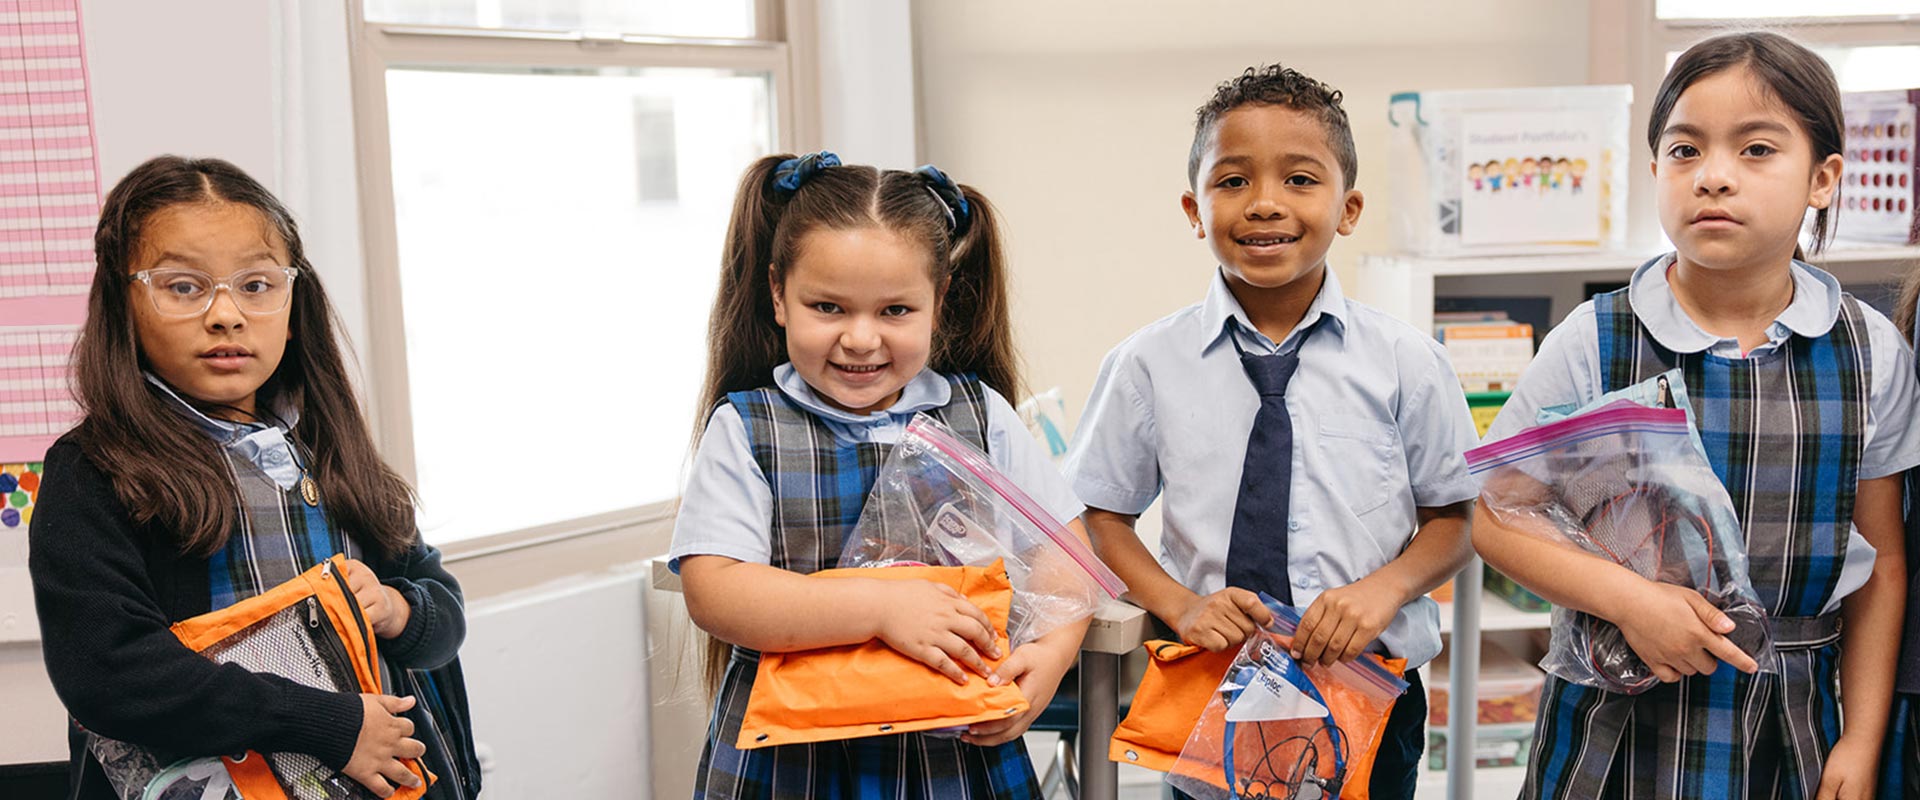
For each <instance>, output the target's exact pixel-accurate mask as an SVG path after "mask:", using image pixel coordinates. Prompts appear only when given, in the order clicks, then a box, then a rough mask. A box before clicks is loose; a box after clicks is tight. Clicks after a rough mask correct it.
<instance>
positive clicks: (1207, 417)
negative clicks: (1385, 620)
mask: <svg viewBox="0 0 1920 800" xmlns="http://www.w3.org/2000/svg"><path fill="white" fill-rule="evenodd" d="M1316 324H1317V325H1318V327H1319V330H1318V331H1316V332H1315V333H1313V335H1312V336H1310V337H1307V338H1306V339H1305V340H1304V343H1303V342H1302V339H1301V337H1302V333H1303V332H1304V331H1307V330H1309V329H1311V328H1313V327H1314V326H1315V325H1316ZM1229 331H1231V335H1234V336H1237V337H1238V341H1239V342H1240V344H1241V347H1243V348H1245V349H1246V350H1247V352H1250V353H1263V354H1264V353H1277V352H1285V351H1286V350H1288V349H1291V348H1294V347H1298V348H1299V352H1300V366H1299V369H1298V371H1297V372H1296V373H1295V374H1294V377H1293V381H1292V383H1291V384H1289V385H1288V388H1287V411H1288V414H1289V415H1290V416H1291V418H1292V419H1293V440H1294V451H1293V464H1292V472H1291V475H1292V481H1293V482H1292V489H1291V512H1292V518H1291V519H1290V520H1289V522H1288V523H1287V529H1288V545H1289V546H1288V562H1287V569H1288V573H1289V575H1290V577H1291V578H1292V580H1293V599H1294V602H1295V603H1298V604H1300V605H1302V606H1305V605H1307V604H1310V603H1312V602H1313V600H1314V598H1316V597H1319V596H1320V593H1321V592H1323V591H1326V590H1327V589H1328V588H1331V587H1336V586H1345V585H1347V584H1350V583H1353V582H1354V581H1357V580H1359V579H1361V578H1364V577H1366V576H1368V575H1370V574H1372V573H1373V572H1374V571H1375V570H1378V569H1379V568H1381V567H1383V566H1385V565H1386V564H1387V562H1389V561H1391V560H1393V559H1394V558H1396V557H1398V556H1399V555H1400V553H1401V552H1402V551H1404V550H1405V549H1406V547H1407V544H1408V543H1409V542H1411V541H1412V539H1413V535H1414V533H1415V532H1416V530H1417V528H1418V521H1417V516H1416V509H1417V508H1422V507H1437V506H1445V505H1450V504H1453V503H1458V502H1461V501H1463V500H1471V499H1473V498H1474V496H1475V495H1476V494H1478V489H1477V487H1476V485H1475V483H1474V481H1473V480H1472V479H1471V478H1470V477H1468V475H1467V466H1466V461H1465V460H1464V459H1463V458H1462V457H1461V453H1463V452H1465V451H1466V450H1467V449H1468V448H1470V447H1472V446H1473V444H1474V427H1473V418H1472V417H1471V416H1470V415H1469V414H1468V412H1467V401H1466V395H1465V393H1464V392H1462V391H1461V390H1460V380H1459V378H1457V377H1455V375H1454V372H1453V367H1452V365H1451V364H1450V363H1449V362H1448V361H1447V357H1446V352H1445V351H1444V350H1443V349H1442V348H1441V346H1440V343H1439V342H1437V341H1434V339H1433V337H1431V336H1428V335H1426V334H1423V333H1421V332H1420V331H1417V330H1415V329H1414V328H1413V327H1412V326H1410V325H1407V324H1406V323H1404V322H1401V321H1399V320H1396V319H1394V318H1392V317H1389V316H1387V315H1386V314H1384V313H1382V312H1380V311H1378V310H1376V309H1373V308H1369V307H1367V306H1364V305H1361V304H1360V303H1357V302H1354V301H1352V300H1348V299H1347V298H1346V297H1345V295H1343V294H1342V293H1341V291H1340V281H1339V279H1338V278H1336V277H1335V276H1334V274H1333V272H1332V271H1331V270H1329V271H1327V272H1326V281H1325V283H1324V284H1322V286H1321V288H1320V293H1319V295H1317V296H1316V297H1315V298H1314V300H1313V303H1312V305H1310V306H1309V307H1308V308H1307V313H1306V316H1305V317H1303V318H1302V319H1301V320H1300V324H1299V325H1298V326H1297V327H1296V328H1295V329H1294V331H1293V332H1292V333H1291V334H1289V335H1288V336H1287V339H1286V341H1283V342H1280V343H1278V344H1276V343H1274V342H1273V341H1272V340H1270V339H1268V338H1267V337H1266V336H1263V335H1261V334H1260V333H1259V332H1258V331H1257V330H1256V329H1255V328H1254V326H1253V324H1252V322H1250V321H1249V320H1248V318H1247V315H1246V312H1245V311H1244V310H1243V309H1242V308H1241V307H1240V303H1239V301H1237V300H1236V299H1235V298H1234V296H1233V292H1232V291H1231V290H1230V289H1228V287H1227V282H1226V278H1225V277H1224V276H1222V275H1221V274H1220V273H1219V271H1218V270H1216V271H1215V273H1214V277H1213V284H1212V287H1211V288H1210V289H1209V290H1208V291H1207V297H1206V299H1205V300H1203V301H1201V302H1200V303H1197V304H1195V305H1192V306H1188V307H1186V308H1184V309H1181V310H1180V311H1178V312H1175V313H1174V314H1173V315H1171V316H1168V317H1165V318H1163V319H1161V320H1159V321H1157V322H1154V323H1152V324H1150V325H1148V326H1146V327H1145V328H1142V329H1140V330H1139V331H1138V332H1136V333H1134V334H1133V335H1132V336H1131V337H1128V338H1127V340H1126V341H1123V342H1121V343H1120V345H1119V346H1118V347H1115V348H1114V349H1113V352H1111V353H1109V354H1108V355H1107V358H1106V361H1105V363H1103V364H1101V366H1100V375H1099V377H1098V378H1097V379H1096V381H1095V383H1094V387H1093V395H1092V397H1091V398H1089V399H1088V400H1087V410H1086V413H1085V414H1083V415H1082V416H1081V419H1080V427H1079V430H1078V431H1076V433H1075V436H1074V441H1073V446H1072V448H1071V450H1070V451H1069V452H1068V455H1067V462H1066V466H1065V469H1066V472H1067V475H1068V477H1069V478H1070V479H1071V480H1072V481H1073V488H1074V492H1075V493H1076V494H1078V495H1079V496H1080V499H1081V500H1082V501H1084V502H1085V503H1086V504H1087V505H1089V506H1092V507H1094V508H1100V509H1106V510H1108V511H1114V512H1117V513H1121V514H1138V513H1140V512H1142V511H1145V510H1146V509H1147V507H1148V506H1149V505H1152V503H1153V501H1154V499H1155V498H1156V497H1158V498H1161V500H1162V502H1163V503H1164V506H1163V508H1162V511H1161V515H1162V521H1163V532H1162V534H1161V552H1160V564H1161V566H1163V567H1165V568H1166V570H1167V572H1168V574H1170V575H1172V576H1173V577H1174V579H1176V580H1178V581H1180V582H1181V583H1182V584H1184V585H1186V586H1187V588H1189V589H1192V590H1194V591H1196V592H1199V593H1201V594H1209V593H1212V592H1216V591H1219V590H1221V589H1222V588H1225V586H1226V561H1227V550H1228V547H1229V544H1230V542H1231V539H1232V532H1233V509H1234V505H1235V503H1236V501H1237V500H1238V497H1239V486H1240V475H1241V465H1242V462H1243V461H1245V459H1246V449H1247V435H1248V434H1249V433H1250V432H1252V430H1253V417H1254V414H1255V412H1257V411H1258V410H1259V408H1260V398H1259V395H1258V393H1256V392H1255V391H1254V388H1253V384H1252V383H1251V382H1250V381H1249V380H1248V379H1247V375H1246V372H1245V371H1243V370H1242V368H1241V366H1240V356H1239V353H1237V352H1236V351H1235V350H1234V347H1233V344H1232V343H1231V342H1229V341H1227V338H1226V337H1227V336H1228V335H1229ZM1380 643H1381V644H1382V645H1383V646H1384V649H1385V651H1386V652H1387V653H1388V654H1390V655H1395V656H1399V657H1402V658H1405V659H1407V662H1408V666H1409V667H1417V666H1419V665H1421V664H1424V663H1426V662H1427V661H1429V660H1431V659H1432V658H1433V657H1434V656H1435V655H1437V654H1439V652H1440V612H1439V606H1438V605H1437V604H1435V603H1434V602H1433V601H1432V600H1431V599H1429V598H1426V597H1424V596H1423V597H1421V598H1419V599H1417V600H1415V601H1413V602H1412V603H1411V604H1408V605H1407V606H1405V607H1403V608H1401V609H1400V613H1399V616H1397V617H1395V618H1394V620H1393V622H1392V623H1391V624H1390V625H1388V626H1387V629H1386V632H1385V633H1383V634H1381V637H1380Z"/></svg>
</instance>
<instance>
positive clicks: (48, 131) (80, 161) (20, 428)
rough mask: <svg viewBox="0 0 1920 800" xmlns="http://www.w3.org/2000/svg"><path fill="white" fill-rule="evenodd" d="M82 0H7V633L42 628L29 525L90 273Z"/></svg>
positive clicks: (3, 25) (32, 634) (68, 421)
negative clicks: (36, 611) (32, 581)
mask: <svg viewBox="0 0 1920 800" xmlns="http://www.w3.org/2000/svg"><path fill="white" fill-rule="evenodd" d="M84 41H85V40H84V38H83V36H82V34H81V28H80V2H79V0H0V641H17V640H23V639H37V638H39V630H38V626H37V625H36V624H35V620H34V615H33V612H32V608H33V606H32V593H31V591H30V589H29V584H28V581H27V576H26V553H27V545H26V538H27V536H26V533H27V526H28V525H29V524H31V522H32V520H33V506H34V502H35V501H36V500H37V499H38V496H39V487H40V463H39V462H40V460H41V459H42V458H43V457H44V456H45V454H46V451H47V447H48V446H49V445H51V444H52V443H53V440H54V439H57V438H59V436H60V434H62V433H64V432H65V431H66V430H67V429H68V428H70V427H72V426H73V424H74V422H76V421H78V419H79V407H78V406H77V405H76V404H75V403H74V401H73V398H72V394H71V391H70V387H69V381H68V361H69V357H70V354H71V351H72V348H73V342H74V338H75V337H76V335H77V334H78V333H79V330H80V323H81V322H82V321H83V320H84V319H85V318H86V312H87V306H86V302H87V289H88V285H89V284H90V282H91V281H92V279H93V230H94V225H95V222H96V221H97V220H98V218H99V215H100V178H99V158H98V155H97V148H96V147H95V137H94V124H93V109H92V94H91V92H90V91H89V88H90V84H89V82H88V79H87V62H86V56H85V51H84V49H83V48H84Z"/></svg>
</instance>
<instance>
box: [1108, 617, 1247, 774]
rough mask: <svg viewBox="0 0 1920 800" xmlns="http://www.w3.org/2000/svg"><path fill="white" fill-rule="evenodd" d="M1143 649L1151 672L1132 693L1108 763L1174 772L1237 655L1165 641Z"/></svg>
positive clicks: (1233, 652) (1109, 752)
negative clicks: (1181, 754) (1131, 702)
mask: <svg viewBox="0 0 1920 800" xmlns="http://www.w3.org/2000/svg"><path fill="white" fill-rule="evenodd" d="M1143 647H1145V648H1146V651H1147V657H1148V659H1149V661H1148V662H1147V673H1146V674H1145V675H1143V676H1141V678H1140V688H1138V689H1136V690H1134V692H1133V706H1132V708H1130V709H1129V710H1128V711H1127V718H1126V719H1123V720H1121V721H1120V725H1119V726H1118V727H1116V728H1114V729H1113V738H1112V740H1111V741H1110V742H1109V744H1108V746H1107V759H1108V760H1110V761H1119V762H1122V763H1126V764H1138V765H1140V766H1143V767H1146V768H1147V769H1150V770H1154V771H1156V772H1169V771H1171V770H1172V769H1173V763H1174V761H1175V760H1177V759H1179V758H1180V750H1181V748H1183V747H1186V746H1187V737H1188V736H1190V735H1192V733H1193V726H1194V725H1195V724H1196V723H1198V722H1199V721H1200V714H1201V713H1202V712H1204V711H1206V710H1207V701H1209V700H1211V699H1213V692H1214V690H1215V689H1218V688H1219V687H1220V680H1221V679H1222V678H1225V677H1226V676H1227V670H1228V669H1229V668H1231V667H1232V666H1233V659H1234V657H1235V656H1236V655H1238V653H1236V651H1233V650H1221V651H1219V652H1212V651H1209V650H1208V649H1206V648H1204V647H1201V646H1199V645H1192V644H1183V643H1181V642H1170V641H1167V640H1164V639H1155V640H1153V641H1150V642H1147V643H1146V644H1145V645H1143Z"/></svg>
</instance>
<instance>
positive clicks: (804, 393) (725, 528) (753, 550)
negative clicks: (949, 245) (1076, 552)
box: [667, 364, 1085, 572]
mask: <svg viewBox="0 0 1920 800" xmlns="http://www.w3.org/2000/svg"><path fill="white" fill-rule="evenodd" d="M773 381H774V384H775V385H777V386H779V387H780V391H781V393H782V394H785V395H786V396H787V397H788V398H789V399H791V400H792V401H793V402H794V403H795V404H797V405H799V406H800V407H801V408H804V409H806V410H807V411H808V412H810V413H812V414H813V415H814V416H816V417H818V418H820V420H821V421H822V422H825V423H826V426H827V428H828V429H829V430H831V431H833V435H834V436H835V437H837V438H838V439H839V440H840V441H841V442H843V443H858V442H873V443H878V444H893V443H895V442H898V441H900V437H901V436H902V435H904V434H905V433H906V432H907V423H909V422H912V421H913V415H914V414H916V413H919V412H921V411H930V410H932V409H936V408H940V407H941V406H945V405H946V404H947V403H948V401H950V400H951V399H952V398H953V385H952V384H950V383H948V382H947V379H946V378H945V377H942V376H941V375H940V373H937V372H934V371H933V370H931V369H923V370H921V371H920V374H918V375H915V376H914V377H913V380H911V381H908V382H907V385H906V387H905V388H903V389H902V390H901V392H900V399H899V400H896V401H894V403H893V405H892V406H889V407H888V408H887V409H886V410H885V411H875V412H872V413H870V414H856V413H853V412H851V411H846V410H844V409H840V408H836V407H834V406H832V405H829V404H827V403H826V402H825V401H823V400H821V399H820V397H819V395H817V394H815V393H814V391H813V387H811V386H808V385H807V382H806V381H805V380H804V379H802V378H801V377H800V373H799V372H798V371H796V370H795V369H794V368H793V365H792V364H781V365H780V366H778V367H775V368H774V370H773ZM981 388H982V389H984V390H985V394H986V400H987V460H988V461H989V462H991V463H992V464H993V466H994V468H995V469H998V470H1000V472H1001V473H1002V474H1004V475H1006V476H1007V478H1008V479H1010V480H1012V481H1013V483H1014V485H1016V486H1019V487H1020V488H1021V489H1022V490H1023V491H1025V492H1026V493H1027V494H1028V495H1030V496H1031V497H1032V498H1033V499H1034V500H1035V501H1037V502H1038V503H1040V505H1041V506H1042V507H1044V508H1045V509H1046V510H1047V511H1048V512H1049V513H1051V514H1053V516H1054V518H1055V519H1058V520H1062V521H1070V520H1072V519H1074V518H1075V517H1078V516H1080V512H1081V511H1083V510H1085V506H1082V505H1080V501H1079V499H1077V498H1075V497H1074V496H1073V490H1072V489H1070V488H1068V486H1067V481H1066V479H1065V478H1062V477H1061V476H1060V472H1059V470H1058V469H1057V468H1055V467H1054V465H1053V461H1052V460H1051V459H1050V458H1049V457H1048V455H1047V450H1046V448H1045V447H1043V446H1041V444H1040V443H1039V442H1038V441H1037V440H1035V439H1034V438H1033V435H1032V434H1031V433H1028V432H1027V426H1026V423H1024V422H1021V421H1020V415H1019V414H1018V413H1016V412H1015V411H1014V410H1013V406H1011V405H1009V404H1008V403H1007V399H1006V398H1004V397H1001V396H1000V393H999V392H996V391H994V390H993V388H992V387H989V386H982V387H981ZM772 537H773V487H772V486H770V485H768V483H767V477H766V475H765V474H763V473H762V472H761V471H760V465H759V463H758V462H756V461H755V460H754V458H753V450H752V448H751V447H750V446H749V445H748V443H747V426H746V423H745V422H744V421H742V420H741V419H740V412H738V411H736V410H734V408H733V405H732V404H730V403H722V404H721V405H720V407H719V408H718V409H715V410H714V412H713V416H711V417H709V418H708V419H707V428H706V432H705V433H703V434H702V435H701V437H700V447H699V448H698V449H697V450H695V451H694V454H693V466H692V467H691V468H690V469H689V470H688V475H687V486H686V490H685V491H684V492H682V493H681V495H680V513H679V515H678V516H677V517H675V518H674V521H673V546H672V549H671V550H669V551H668V553H667V556H668V558H669V559H670V560H669V561H668V565H669V566H671V567H672V568H673V569H674V571H676V572H677V571H679V569H680V559H681V558H684V557H686V556H695V555H717V556H726V557H728V558H732V559H736V560H739V561H749V562H753V563H756V564H765V563H767V562H768V561H770V560H771V559H772V557H773V551H772Z"/></svg>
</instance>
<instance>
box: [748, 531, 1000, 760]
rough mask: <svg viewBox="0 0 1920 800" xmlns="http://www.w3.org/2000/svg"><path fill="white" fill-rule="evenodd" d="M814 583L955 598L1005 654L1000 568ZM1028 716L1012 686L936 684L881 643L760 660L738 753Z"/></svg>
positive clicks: (852, 574) (933, 676)
mask: <svg viewBox="0 0 1920 800" xmlns="http://www.w3.org/2000/svg"><path fill="white" fill-rule="evenodd" d="M813 574H814V576H815V577H820V578H828V579H834V578H874V579H879V580H924V581H932V582H934V583H942V584H946V585H948V586H951V587H953V588H954V589H956V590H958V591H959V592H960V594H961V595H962V596H964V597H966V598H967V600H968V602H971V603H973V604H974V605H976V606H979V607H980V610H981V611H984V612H986V614H987V619H989V620H990V621H992V623H993V632H994V635H995V637H997V641H998V643H999V646H1000V652H1001V654H1002V658H1001V659H999V660H987V665H988V666H989V667H997V666H999V664H1000V661H1003V660H1005V655H1006V654H1007V653H1008V652H1010V647H1009V644H1008V641H1007V614H1008V612H1009V611H1011V609H1012V607H1013V585H1012V584H1011V583H1010V582H1009V581H1008V578H1007V570H1006V566H1005V564H1004V563H1003V562H1001V561H998V560H996V561H994V562H993V564H992V565H991V566H986V567H877V568H876V567H865V568H848V569H830V570H822V571H820V572H816V573H813ZM1026 710H1027V698H1026V695H1024V694H1022V693H1021V691H1020V687H1019V686H1018V685H1016V684H1014V683H1013V682H1011V681H1009V682H1007V683H1005V684H1002V685H1000V686H990V685H988V683H987V679H986V678H983V677H981V676H979V675H974V674H971V673H969V674H968V678H967V683H966V685H964V686H962V685H956V684H955V683H954V682H953V681H952V680H951V679H949V678H948V677H947V676H945V675H942V674H940V673H939V672H938V671H936V670H934V669H933V668H932V667H929V666H927V665H925V664H922V663H920V662H919V661H916V660H914V659H912V658H909V657H907V656H906V655H904V654H902V653H900V651H898V650H895V649H893V648H891V647H888V646H887V644H886V643H885V642H882V641H879V640H878V639H875V640H872V641H868V642H864V643H862V644H856V645H843V646H840V647H825V648H819V649H815V650H802V651H799V652H793V653H762V654H760V666H759V669H758V671H757V672H756V673H755V675H754V679H753V691H752V692H751V693H750V694H748V696H747V711H746V716H745V717H744V718H743V719H742V720H741V723H740V737H739V739H738V740H737V741H735V742H734V746H735V747H737V748H740V749H742V750H752V749H755V748H760V747H772V746H774V745H781V744H798V743H802V742H824V741H833V740H838V739H855V738H859V737H863V736H880V735H886V734H896V733H911V732H916V731H930V730H938V729H942V728H953V727H959V726H964V725H971V724H973V723H975V722H985V721H988V720H995V719H1005V718H1007V717H1010V716H1013V715H1016V714H1019V713H1022V712H1024V711H1026Z"/></svg>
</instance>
